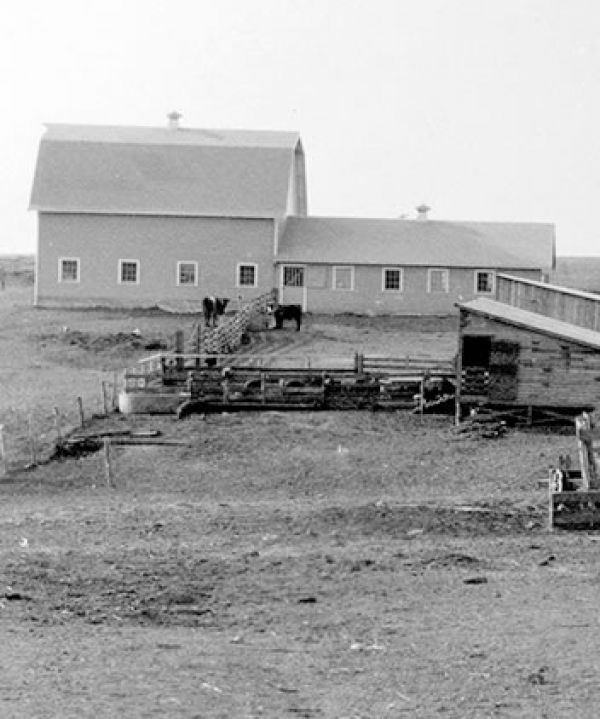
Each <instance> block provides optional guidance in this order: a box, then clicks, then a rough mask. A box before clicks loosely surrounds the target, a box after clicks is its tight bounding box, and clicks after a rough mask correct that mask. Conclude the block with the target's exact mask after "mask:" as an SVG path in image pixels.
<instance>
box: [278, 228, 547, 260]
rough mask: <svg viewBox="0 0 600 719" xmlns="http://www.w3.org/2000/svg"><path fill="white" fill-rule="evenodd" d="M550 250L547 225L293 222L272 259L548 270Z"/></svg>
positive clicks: (286, 230)
mask: <svg viewBox="0 0 600 719" xmlns="http://www.w3.org/2000/svg"><path fill="white" fill-rule="evenodd" d="M554 246H555V233H554V225H551V224H542V223H523V222H451V221H439V220H400V219H363V218H340V217H293V218H289V219H288V222H287V225H286V229H285V233H284V236H283V238H282V241H281V243H280V246H279V252H278V255H277V260H278V261H283V262H325V263H348V264H376V265H425V266H435V267H476V268H497V269H549V268H550V267H553V266H554V255H555V251H554Z"/></svg>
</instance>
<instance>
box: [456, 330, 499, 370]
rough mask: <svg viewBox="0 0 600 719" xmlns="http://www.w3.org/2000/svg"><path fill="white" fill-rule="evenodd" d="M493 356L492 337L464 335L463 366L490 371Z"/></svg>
mask: <svg viewBox="0 0 600 719" xmlns="http://www.w3.org/2000/svg"><path fill="white" fill-rule="evenodd" d="M491 354H492V337H491V335H464V336H463V338H462V366H463V367H481V368H485V369H488V368H489V366H490V357H491Z"/></svg>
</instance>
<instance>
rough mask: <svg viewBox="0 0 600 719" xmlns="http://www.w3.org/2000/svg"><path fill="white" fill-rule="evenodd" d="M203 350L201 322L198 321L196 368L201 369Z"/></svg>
mask: <svg viewBox="0 0 600 719" xmlns="http://www.w3.org/2000/svg"><path fill="white" fill-rule="evenodd" d="M201 351H202V329H201V324H200V322H196V354H197V355H198V357H196V369H200V352H201Z"/></svg>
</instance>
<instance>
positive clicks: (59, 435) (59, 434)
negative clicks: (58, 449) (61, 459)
mask: <svg viewBox="0 0 600 719" xmlns="http://www.w3.org/2000/svg"><path fill="white" fill-rule="evenodd" d="M53 414H54V429H55V430H56V443H57V444H60V443H61V442H62V421H61V416H60V411H59V409H58V407H55V408H54V411H53Z"/></svg>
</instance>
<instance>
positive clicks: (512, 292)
mask: <svg viewBox="0 0 600 719" xmlns="http://www.w3.org/2000/svg"><path fill="white" fill-rule="evenodd" d="M496 299H497V300H498V302H503V303H504V304H506V305H512V306H513V307H519V308H520V309H522V310H527V311H529V312H535V313H537V314H540V315H545V316H546V317H553V318H554V319H556V320H561V321H562V322H569V323H570V324H573V325H577V326H578V327H585V328H587V329H590V330H595V331H596V332H600V295H596V294H593V293H591V292H582V291H581V290H574V289H570V288H568V287H558V286H557V285H549V284H546V283H545V282H536V281H534V280H526V279H524V278H522V277H512V276H511V275H503V274H499V275H498V276H497V278H496Z"/></svg>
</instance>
